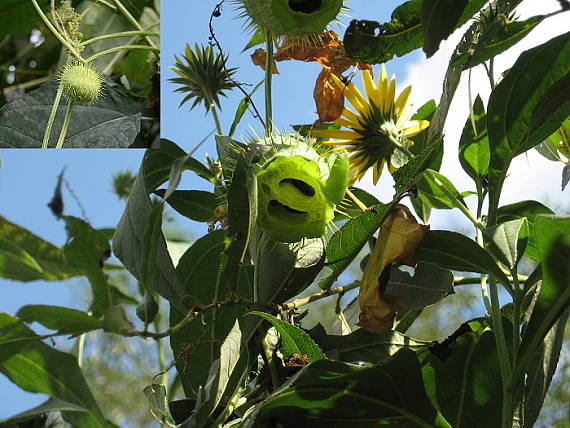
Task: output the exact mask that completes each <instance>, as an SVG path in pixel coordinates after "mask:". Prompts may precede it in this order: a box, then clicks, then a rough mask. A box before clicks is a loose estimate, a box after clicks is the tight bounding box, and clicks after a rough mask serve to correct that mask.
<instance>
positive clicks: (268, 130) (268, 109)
mask: <svg viewBox="0 0 570 428" xmlns="http://www.w3.org/2000/svg"><path fill="white" fill-rule="evenodd" d="M265 39H266V49H267V55H266V56H265V135H266V136H270V135H272V133H273V108H272V106H271V90H272V89H271V83H272V79H273V35H272V34H271V31H269V30H266V31H265Z"/></svg>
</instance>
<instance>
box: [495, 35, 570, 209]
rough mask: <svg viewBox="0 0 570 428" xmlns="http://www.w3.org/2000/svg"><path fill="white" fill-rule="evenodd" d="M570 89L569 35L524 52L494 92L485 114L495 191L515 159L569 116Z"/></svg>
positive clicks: (540, 140)
mask: <svg viewBox="0 0 570 428" xmlns="http://www.w3.org/2000/svg"><path fill="white" fill-rule="evenodd" d="M569 87H570V33H566V34H562V35H560V36H558V37H555V38H553V39H551V40H549V41H548V42H546V43H544V44H542V45H540V46H537V47H535V48H532V49H529V50H527V51H525V52H523V53H522V54H521V55H520V56H519V58H518V59H517V61H516V63H515V65H513V67H512V68H511V69H510V70H509V72H508V73H507V75H506V76H505V77H504V79H503V80H501V82H500V83H499V84H498V85H497V87H496V88H495V89H494V90H493V92H492V93H491V96H490V98H489V105H488V109H487V128H488V131H489V146H490V149H491V160H490V164H489V186H490V189H491V190H492V191H494V190H495V188H496V187H497V186H498V185H499V183H500V182H501V181H502V180H504V178H505V175H506V172H507V169H508V167H509V165H510V162H511V160H512V159H513V158H514V157H515V156H517V155H519V154H521V153H523V152H525V151H526V150H529V149H530V148H532V147H534V146H536V145H537V144H539V143H540V142H542V141H543V140H544V139H545V138H547V137H548V136H549V135H550V134H552V133H553V132H554V131H555V130H556V129H557V128H558V127H559V126H560V124H561V123H562V122H563V121H564V119H566V117H568V115H570V99H569V97H568V96H567V95H568V94H567V89H568V88H569ZM496 197H497V196H495V198H496ZM492 202H493V201H491V203H492Z"/></svg>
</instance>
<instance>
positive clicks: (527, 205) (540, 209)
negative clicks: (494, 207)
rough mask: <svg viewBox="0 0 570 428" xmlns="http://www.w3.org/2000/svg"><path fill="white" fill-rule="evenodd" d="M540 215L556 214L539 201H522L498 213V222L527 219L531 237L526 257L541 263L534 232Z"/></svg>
mask: <svg viewBox="0 0 570 428" xmlns="http://www.w3.org/2000/svg"><path fill="white" fill-rule="evenodd" d="M539 214H554V212H553V211H552V210H551V209H550V208H548V207H546V206H544V205H542V204H541V203H540V202H537V201H528V200H527V201H520V202H515V203H514V204H509V205H505V206H502V207H500V208H499V210H498V211H497V222H498V223H504V222H506V221H511V220H516V219H520V218H526V219H527V222H528V228H529V237H528V242H527V246H526V250H525V253H524V255H525V256H527V257H530V258H531V259H533V260H535V261H539V260H540V258H539V255H538V244H537V240H536V233H535V230H534V221H535V219H536V216H537V215H539Z"/></svg>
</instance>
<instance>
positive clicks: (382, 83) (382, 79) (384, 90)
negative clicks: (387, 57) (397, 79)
mask: <svg viewBox="0 0 570 428" xmlns="http://www.w3.org/2000/svg"><path fill="white" fill-rule="evenodd" d="M377 92H378V97H379V103H378V108H379V109H380V111H381V112H385V111H386V109H385V107H384V106H385V105H386V101H385V100H386V97H387V96H388V73H387V72H386V66H385V65H384V64H382V67H381V68H380V76H378V91H377Z"/></svg>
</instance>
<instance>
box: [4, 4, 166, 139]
mask: <svg viewBox="0 0 570 428" xmlns="http://www.w3.org/2000/svg"><path fill="white" fill-rule="evenodd" d="M0 88H1V93H0V148H129V147H139V148H148V147H152V145H153V143H156V144H158V140H159V134H160V0H109V1H101V0H82V1H77V0H73V1H71V0H47V1H46V0H26V1H21V0H7V1H3V2H2V6H0Z"/></svg>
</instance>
